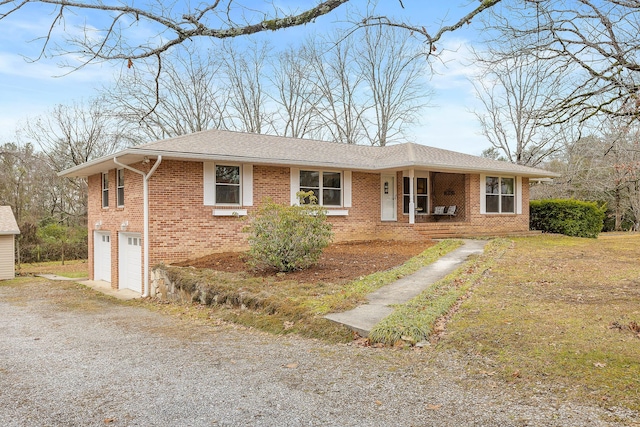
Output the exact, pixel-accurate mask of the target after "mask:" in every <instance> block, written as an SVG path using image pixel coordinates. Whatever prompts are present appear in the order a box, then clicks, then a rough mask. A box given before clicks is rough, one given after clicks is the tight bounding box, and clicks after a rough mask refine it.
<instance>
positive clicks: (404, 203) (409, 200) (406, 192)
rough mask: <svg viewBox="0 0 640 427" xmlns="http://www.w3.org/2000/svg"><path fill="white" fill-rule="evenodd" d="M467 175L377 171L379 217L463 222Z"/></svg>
mask: <svg viewBox="0 0 640 427" xmlns="http://www.w3.org/2000/svg"><path fill="white" fill-rule="evenodd" d="M470 181H471V180H470V175H469V174H464V173H451V172H435V171H425V170H420V169H409V170H404V171H396V172H395V173H394V174H384V173H383V174H381V189H380V191H381V220H382V221H383V222H386V221H390V222H398V223H408V224H416V223H428V222H433V223H441V222H443V223H451V222H466V221H467V220H468V212H469V210H470V199H469V195H470V193H471V191H470Z"/></svg>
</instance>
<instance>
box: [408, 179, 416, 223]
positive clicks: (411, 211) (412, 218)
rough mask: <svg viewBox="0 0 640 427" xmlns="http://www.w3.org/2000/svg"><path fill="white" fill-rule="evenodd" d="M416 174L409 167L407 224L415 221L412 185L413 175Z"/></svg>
mask: <svg viewBox="0 0 640 427" xmlns="http://www.w3.org/2000/svg"><path fill="white" fill-rule="evenodd" d="M415 176H416V173H415V170H414V169H413V168H411V169H409V224H415V223H416V202H415V197H416V196H415V191H416V190H415V188H414V185H413V180H414V177H415Z"/></svg>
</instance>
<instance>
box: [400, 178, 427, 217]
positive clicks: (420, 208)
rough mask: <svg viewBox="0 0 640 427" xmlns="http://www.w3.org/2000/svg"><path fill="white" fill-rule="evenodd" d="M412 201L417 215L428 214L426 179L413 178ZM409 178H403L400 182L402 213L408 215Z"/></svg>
mask: <svg viewBox="0 0 640 427" xmlns="http://www.w3.org/2000/svg"><path fill="white" fill-rule="evenodd" d="M414 179H415V181H414V186H413V192H414V197H415V198H414V201H415V207H416V212H417V213H418V214H427V213H429V185H428V184H429V180H428V178H421V177H416V178H414ZM410 182H411V178H409V177H408V176H405V177H404V178H403V180H402V211H403V212H404V213H405V214H408V213H409V201H410V198H411V192H410V186H409V184H410Z"/></svg>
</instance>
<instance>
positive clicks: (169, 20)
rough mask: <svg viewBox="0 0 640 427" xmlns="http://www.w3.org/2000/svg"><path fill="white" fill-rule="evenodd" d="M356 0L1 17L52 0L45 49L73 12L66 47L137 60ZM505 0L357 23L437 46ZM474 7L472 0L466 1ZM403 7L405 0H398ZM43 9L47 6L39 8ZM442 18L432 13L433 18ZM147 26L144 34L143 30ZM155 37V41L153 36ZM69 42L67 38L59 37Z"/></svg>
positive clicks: (305, 20) (6, 0)
mask: <svg viewBox="0 0 640 427" xmlns="http://www.w3.org/2000/svg"><path fill="white" fill-rule="evenodd" d="M350 1H351V0H324V1H320V2H314V3H315V5H314V6H304V7H302V8H301V9H299V10H296V11H291V10H283V9H282V8H280V7H278V6H277V5H276V4H275V3H274V2H263V6H262V8H260V7H259V6H253V5H251V6H249V5H247V6H243V5H242V4H241V3H238V2H235V1H233V0H214V1H211V2H208V3H194V5H195V6H192V4H191V3H189V2H184V3H170V4H165V3H162V2H148V3H144V4H142V5H140V3H136V2H134V1H133V0H129V1H123V2H119V3H105V2H103V1H101V0H87V1H83V2H80V1H69V0H46V1H44V0H20V1H17V0H0V21H1V20H3V19H5V18H7V17H8V16H12V15H18V14H27V13H29V11H30V10H33V7H31V6H34V7H35V6H41V7H43V4H45V5H46V7H48V8H49V9H48V10H47V12H48V13H49V14H50V16H51V24H50V26H49V27H48V28H45V29H43V34H42V37H41V38H40V40H42V41H43V47H42V51H43V54H44V53H46V52H47V50H48V48H49V46H50V45H55V44H56V41H57V38H56V36H57V35H58V32H56V29H57V26H59V25H60V26H62V25H65V22H66V21H67V19H68V18H69V17H70V16H73V15H77V16H81V17H83V18H84V24H83V28H82V31H81V33H80V35H78V36H74V35H73V32H71V31H64V32H63V37H66V40H64V42H65V43H66V44H68V45H69V46H70V48H69V49H67V50H66V52H70V51H71V50H72V51H73V53H76V54H79V55H80V56H81V57H82V58H84V61H85V63H89V62H94V61H102V60H120V61H127V62H129V64H131V63H132V62H133V61H136V60H138V59H143V58H154V57H157V56H158V55H161V54H162V53H164V52H166V51H168V50H169V49H171V48H172V47H175V46H179V45H182V44H183V43H185V42H186V41H187V40H194V39H197V38H217V39H227V38H233V37H238V36H243V35H251V34H256V33H261V32H266V31H277V30H281V29H284V28H290V27H295V26H300V25H305V24H309V23H312V22H314V21H315V20H316V19H317V18H319V17H322V16H324V15H330V14H333V13H335V11H336V10H338V8H340V6H342V5H344V4H347V3H349V2H350ZM499 2H500V0H482V1H481V2H480V4H479V5H477V6H476V7H474V8H472V9H471V10H470V11H469V12H468V13H465V14H464V15H463V16H460V18H459V19H457V20H455V21H454V23H453V24H452V25H447V26H443V27H441V28H439V29H437V30H436V31H435V32H432V31H427V29H426V28H425V26H424V25H416V24H412V23H410V19H409V18H406V19H400V18H390V17H387V16H378V15H375V14H374V13H373V12H372V13H371V14H369V15H367V16H365V17H364V18H363V19H361V20H359V22H358V23H357V25H359V26H366V25H377V24H380V23H382V24H384V25H389V26H395V27H398V28H404V29H407V30H408V31H411V32H413V33H414V34H416V35H420V36H421V37H423V38H424V40H425V41H426V42H427V43H429V49H428V51H429V52H431V51H432V49H431V48H432V46H435V43H437V42H438V41H439V40H440V38H441V37H442V36H443V35H444V34H445V33H447V32H451V31H455V30H457V29H458V28H460V27H462V26H463V25H465V24H468V23H469V22H470V21H471V20H472V19H473V18H474V17H475V16H477V15H478V14H480V13H482V12H483V11H484V10H486V9H489V8H492V7H493V6H495V5H496V4H498V3H499ZM466 3H467V4H466V5H467V7H468V5H469V4H468V2H466ZM397 7H398V10H399V11H401V10H402V9H403V8H404V6H403V0H398V1H397ZM38 12H39V13H42V11H41V10H39V11H38ZM438 18H444V17H436V16H433V17H429V22H436V21H438ZM140 28H143V29H144V30H145V31H144V32H145V34H146V35H148V37H145V38H144V40H142V39H140V36H139V30H140ZM151 41H153V42H151ZM59 44H63V43H59Z"/></svg>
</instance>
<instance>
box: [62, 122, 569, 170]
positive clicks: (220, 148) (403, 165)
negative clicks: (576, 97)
mask: <svg viewBox="0 0 640 427" xmlns="http://www.w3.org/2000/svg"><path fill="white" fill-rule="evenodd" d="M159 155H162V156H163V158H164V159H181V160H194V161H229V162H238V163H255V164H272V165H287V166H302V167H304V166H308V167H322V168H336V169H349V170H362V171H384V170H387V171H389V170H402V169H408V168H416V169H418V168H419V169H429V170H434V171H442V172H447V171H450V172H477V173H508V174H514V175H520V176H527V177H530V178H546V177H553V176H557V175H556V174H554V173H552V172H548V171H545V170H542V169H537V168H531V167H527V166H520V165H514V164H512V163H509V162H502V161H497V160H491V159H486V158H483V157H477V156H472V155H469V154H463V153H458V152H455V151H449V150H443V149H440V148H434V147H428V146H425V145H419V144H414V143H404V144H397V145H389V146H385V147H372V146H365V145H353V144H342V143H336V142H327V141H318V140H311V139H299V138H289V137H281V136H273V135H261V134H252V133H242V132H232V131H224V130H208V131H203V132H197V133H192V134H189V135H182V136H178V137H175V138H169V139H164V140H160V141H156V142H151V143H148V144H143V145H138V146H135V147H131V148H128V149H126V150H123V151H121V152H119V153H116V154H114V155H111V156H106V157H102V158H100V159H96V160H93V161H90V162H88V163H85V164H82V165H79V166H76V167H74V168H71V169H67V170H65V171H62V172H61V173H60V175H62V176H89V175H93V174H96V173H100V172H104V171H106V170H109V169H112V168H114V167H116V165H115V163H114V162H113V158H114V157H117V158H118V161H119V162H122V163H125V164H132V163H136V162H139V161H141V160H142V159H144V158H145V157H150V158H153V157H156V156H159Z"/></svg>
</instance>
